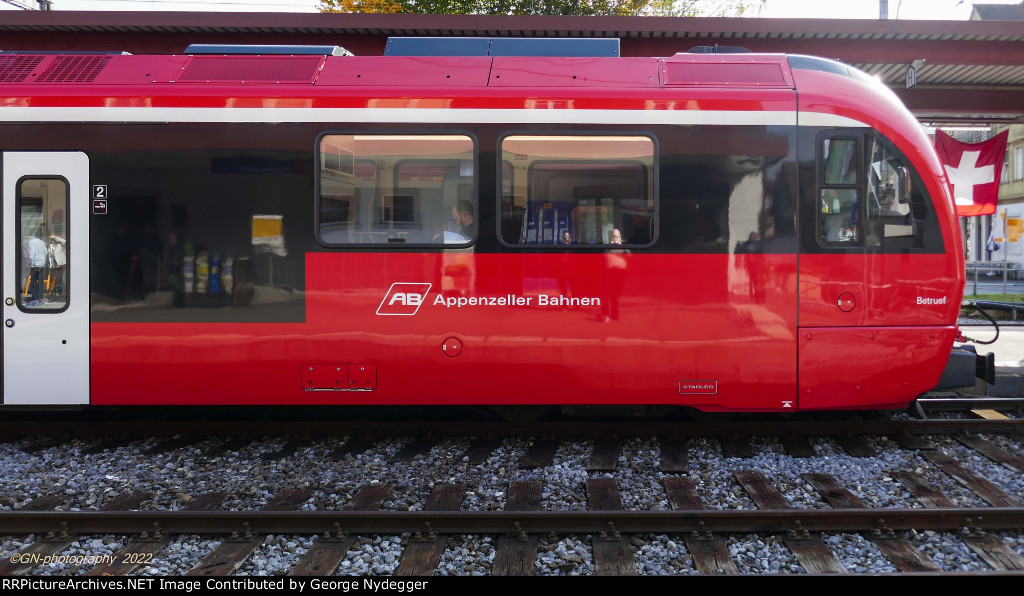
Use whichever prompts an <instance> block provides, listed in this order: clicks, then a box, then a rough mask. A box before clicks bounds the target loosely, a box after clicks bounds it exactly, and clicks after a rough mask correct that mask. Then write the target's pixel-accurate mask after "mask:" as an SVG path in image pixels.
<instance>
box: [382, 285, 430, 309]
mask: <svg viewBox="0 0 1024 596" xmlns="http://www.w3.org/2000/svg"><path fill="white" fill-rule="evenodd" d="M429 291H430V284H410V283H397V282H396V283H393V284H391V288H390V289H389V290H388V293H387V294H385V295H384V300H381V302H380V306H378V307H377V314H378V315H414V314H416V312H417V311H418V310H419V309H420V307H421V306H423V303H424V302H425V301H426V298H427V292H429Z"/></svg>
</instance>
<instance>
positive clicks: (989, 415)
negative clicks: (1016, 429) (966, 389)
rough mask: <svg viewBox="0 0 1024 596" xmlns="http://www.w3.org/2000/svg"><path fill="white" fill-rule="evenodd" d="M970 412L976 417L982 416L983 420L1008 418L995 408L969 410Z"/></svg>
mask: <svg viewBox="0 0 1024 596" xmlns="http://www.w3.org/2000/svg"><path fill="white" fill-rule="evenodd" d="M971 414H974V415H975V416H977V417H978V418H984V419H985V420H1009V419H1010V418H1009V416H1005V415H1003V414H1001V413H999V412H996V411H995V410H971Z"/></svg>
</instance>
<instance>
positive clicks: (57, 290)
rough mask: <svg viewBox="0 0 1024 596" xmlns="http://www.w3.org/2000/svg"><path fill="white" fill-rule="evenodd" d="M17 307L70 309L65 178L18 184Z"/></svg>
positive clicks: (34, 179) (66, 187)
mask: <svg viewBox="0 0 1024 596" xmlns="http://www.w3.org/2000/svg"><path fill="white" fill-rule="evenodd" d="M17 212H18V215H17V217H18V222H17V224H18V246H19V247H20V254H19V258H18V262H17V265H16V267H17V269H18V308H20V309H21V310H23V311H25V312H43V313H45V312H51V313H53V312H63V311H65V310H67V307H68V280H69V277H68V274H67V273H68V272H67V269H68V267H67V264H68V256H69V254H70V253H69V252H68V250H69V244H68V242H69V240H70V238H69V237H68V183H67V181H66V180H65V179H63V178H23V179H22V180H20V181H19V182H18V192H17Z"/></svg>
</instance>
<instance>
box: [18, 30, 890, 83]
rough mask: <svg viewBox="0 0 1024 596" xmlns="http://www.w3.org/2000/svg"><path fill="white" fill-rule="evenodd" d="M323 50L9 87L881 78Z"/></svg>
mask: <svg viewBox="0 0 1024 596" xmlns="http://www.w3.org/2000/svg"><path fill="white" fill-rule="evenodd" d="M520 41H522V40H520ZM544 41H550V40H544ZM579 41H587V40H579ZM616 41H617V40H616ZM316 48H318V49H313V50H308V51H303V49H302V48H298V47H296V46H290V47H289V48H288V49H287V50H284V51H286V52H289V53H282V50H281V49H280V48H276V49H274V48H265V47H256V46H248V47H246V48H245V49H243V50H237V48H236V49H235V51H232V49H231V48H228V47H223V46H218V47H213V48H196V49H193V50H192V51H191V53H186V54H180V55H130V54H111V53H43V52H39V53H33V52H18V53H0V83H3V84H15V85H21V84H28V85H32V84H44V85H51V84H69V85H83V84H92V85H131V86H134V85H160V86H164V85H172V86H177V85H196V84H203V83H206V84H216V85H229V86H234V85H275V86H276V85H282V86H295V85H297V86H310V85H312V86H315V87H338V86H346V87H372V86H401V87H533V88H538V87H570V88H580V87H595V88H602V87H604V88H630V87H633V88H651V87H669V88H671V87H677V88H679V87H682V88H685V87H691V88H700V87H716V88H723V87H724V88H746V89H752V88H764V89H793V88H795V83H794V79H793V74H792V71H793V69H805V70H816V71H823V72H828V73H832V74H837V75H842V76H846V77H850V78H854V79H859V80H862V81H865V82H867V81H869V80H872V79H871V77H870V76H869V75H867V74H865V73H863V72H861V71H859V70H857V69H855V68H853V67H850V66H848V65H845V64H842V63H840V62H836V61H834V60H827V59H824V58H817V57H811V56H800V55H785V54H755V53H714V52H698V53H693V52H687V53H678V54H676V55H674V56H668V57H661V58H659V57H651V58H637V57H614V56H612V55H609V52H614V51H617V45H616V46H615V47H614V48H615V49H614V50H613V49H611V46H607V45H605V46H602V45H600V44H598V45H596V46H592V50H593V51H592V52H591V53H590V55H583V56H578V55H568V54H572V53H573V51H572V50H569V51H566V50H564V49H563V50H562V54H561V55H554V56H552V55H543V56H538V55H531V54H529V53H528V52H527V53H522V52H518V53H517V52H515V51H511V52H508V53H506V54H499V55H486V54H485V55H455V56H447V55H436V54H435V55H408V54H406V55H397V56H396V55H385V56H352V55H349V54H348V53H347V52H345V51H344V50H343V49H341V48H337V47H327V46H317V47H316ZM229 52H230V53H229ZM517 54H521V55H517Z"/></svg>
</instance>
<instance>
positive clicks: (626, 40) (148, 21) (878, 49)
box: [0, 11, 1024, 123]
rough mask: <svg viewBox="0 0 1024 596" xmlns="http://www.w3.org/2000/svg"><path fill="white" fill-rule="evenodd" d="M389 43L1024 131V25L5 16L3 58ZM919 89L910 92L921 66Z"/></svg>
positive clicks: (369, 47) (378, 49)
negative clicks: (877, 105)
mask: <svg viewBox="0 0 1024 596" xmlns="http://www.w3.org/2000/svg"><path fill="white" fill-rule="evenodd" d="M390 36H435V37H436V36H489V37H500V36H508V37H617V38H619V39H620V40H621V52H622V55H623V56H670V55H672V54H675V53H677V52H685V51H686V50H688V49H690V48H691V47H693V46H698V45H715V44H720V45H728V46H743V47H746V48H748V49H750V50H752V51H755V52H784V53H791V54H810V55H816V56H822V57H826V58H835V59H838V60H841V61H843V62H846V63H848V64H851V65H854V66H857V67H859V68H861V69H863V70H865V71H867V72H868V73H871V74H874V75H877V76H878V77H880V78H881V79H882V80H883V81H885V82H886V83H887V84H888V85H889V86H890V87H892V88H893V90H894V91H896V93H897V94H898V95H899V96H900V97H901V98H902V99H903V101H904V103H906V104H907V106H908V107H910V108H911V110H912V111H913V112H914V113H915V114H916V115H917V116H918V117H919V118H921V119H922V120H924V121H934V122H1021V123H1024V26H1022V22H1021V21H897V20H833V19H733V18H672V17H567V16H501V15H498V16H495V15H415V14H386V15H381V14H300V13H206V12H203V13H188V12H77V11H75V12H72V11H66V12H65V11H24V12H14V11H5V12H4V13H3V19H2V21H0V50H8V51H11V50H15V51H79V52H80V51H127V52H131V53H135V54H144V53H159V54H167V53H182V52H184V50H185V48H186V47H187V46H188V45H190V44H193V43H219V44H229V43H230V44H305V45H309V44H329V45H339V46H343V47H344V48H345V49H347V50H349V51H351V52H352V53H354V54H356V55H383V54H384V49H385V44H386V42H387V38H388V37H390ZM915 62H916V64H917V67H916V75H917V77H916V79H917V83H916V85H915V86H914V87H913V88H911V89H906V84H905V80H906V79H905V77H906V73H907V70H908V68H909V67H910V65H911V64H912V63H915Z"/></svg>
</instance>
